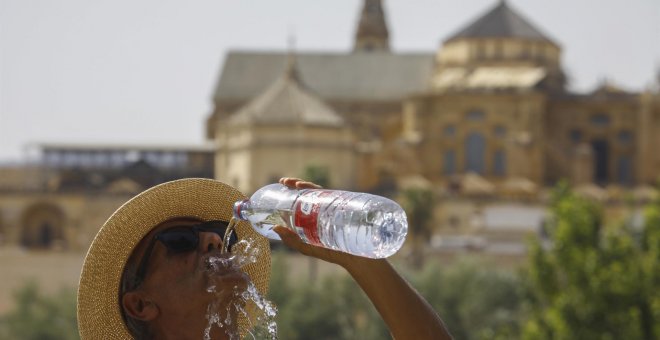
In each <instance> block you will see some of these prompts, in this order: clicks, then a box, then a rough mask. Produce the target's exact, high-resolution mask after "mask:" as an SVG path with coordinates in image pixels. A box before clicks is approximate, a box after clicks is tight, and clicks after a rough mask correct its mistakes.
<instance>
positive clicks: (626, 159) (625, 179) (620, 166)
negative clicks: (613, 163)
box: [617, 155, 633, 185]
mask: <svg viewBox="0 0 660 340" xmlns="http://www.w3.org/2000/svg"><path fill="white" fill-rule="evenodd" d="M632 163H633V162H632V159H631V157H630V156H625V155H624V156H621V157H619V160H618V162H617V177H618V180H619V184H621V185H632V184H633V170H632V167H633V164H632Z"/></svg>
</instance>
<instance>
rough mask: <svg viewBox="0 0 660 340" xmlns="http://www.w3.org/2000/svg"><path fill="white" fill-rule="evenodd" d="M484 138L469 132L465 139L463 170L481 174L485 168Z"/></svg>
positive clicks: (476, 133)
mask: <svg viewBox="0 0 660 340" xmlns="http://www.w3.org/2000/svg"><path fill="white" fill-rule="evenodd" d="M485 153H486V138H484V136H483V135H482V134H480V133H478V132H471V133H470V134H469V135H468V136H467V138H466V139H465V170H466V172H476V173H478V174H483V173H484V169H485Z"/></svg>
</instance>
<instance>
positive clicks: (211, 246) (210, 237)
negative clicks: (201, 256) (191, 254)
mask: <svg viewBox="0 0 660 340" xmlns="http://www.w3.org/2000/svg"><path fill="white" fill-rule="evenodd" d="M199 247H200V249H199V250H200V251H201V252H202V253H207V252H211V251H217V250H220V249H222V237H220V235H218V234H216V233H212V232H206V231H202V232H200V233H199Z"/></svg>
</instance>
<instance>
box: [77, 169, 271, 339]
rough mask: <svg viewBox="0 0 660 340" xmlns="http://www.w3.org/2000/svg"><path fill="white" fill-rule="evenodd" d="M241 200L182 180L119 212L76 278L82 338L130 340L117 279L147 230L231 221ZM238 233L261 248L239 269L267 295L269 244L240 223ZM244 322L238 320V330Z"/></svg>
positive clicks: (219, 186)
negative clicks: (175, 221)
mask: <svg viewBox="0 0 660 340" xmlns="http://www.w3.org/2000/svg"><path fill="white" fill-rule="evenodd" d="M244 198H245V195H243V194H242V193H240V192H239V191H238V190H236V189H234V188H232V187H230V186H228V185H226V184H224V183H221V182H218V181H215V180H211V179H198V178H195V179H182V180H177V181H172V182H168V183H164V184H160V185H157V186H155V187H153V188H151V189H148V190H146V191H144V192H142V193H141V194H139V195H137V196H135V197H134V198H132V199H131V200H130V201H128V202H126V203H125V204H124V205H122V206H121V207H120V208H119V209H117V211H115V213H114V214H112V216H110V218H109V219H108V220H107V221H106V222H105V224H104V225H103V227H101V230H99V232H98V234H97V235H96V237H95V238H94V241H93V242H92V245H91V246H90V248H89V251H88V252H87V256H86V257H85V262H84V264H83V268H82V273H81V274H80V284H79V287H78V328H79V331H80V337H81V338H82V339H132V336H131V335H130V333H129V332H128V329H127V327H126V325H125V324H124V321H123V318H122V312H121V307H120V304H119V291H120V286H121V278H122V273H123V271H124V265H125V264H126V262H127V261H128V258H129V257H130V255H131V252H132V251H133V249H134V248H135V247H136V246H137V245H138V243H139V242H140V240H141V239H142V238H143V237H144V236H145V235H147V234H148V233H149V231H151V229H153V228H154V227H156V226H157V225H158V224H160V223H162V222H164V221H166V220H169V219H172V218H176V217H192V218H197V219H200V220H203V221H210V220H223V221H229V220H230V219H231V217H232V205H233V203H234V202H236V201H238V200H242V199H244ZM236 233H237V234H238V237H239V239H246V238H251V239H253V240H254V242H255V243H256V244H255V246H257V247H258V248H259V249H260V253H259V255H258V258H257V262H256V263H251V264H249V265H246V266H245V267H243V269H244V270H245V272H246V273H247V274H248V275H249V276H250V278H251V280H252V282H253V283H254V285H255V286H256V287H257V288H258V289H259V291H260V292H261V293H262V294H263V295H265V294H266V293H267V291H268V282H269V279H270V247H269V244H268V240H267V239H265V238H264V237H263V236H261V235H259V234H258V233H256V232H255V231H254V229H252V227H251V226H250V225H249V224H248V223H247V222H244V221H241V222H240V223H238V225H237V226H236ZM248 308H249V306H248ZM200 317H203V316H200ZM246 322H247V320H239V325H241V324H242V325H246ZM241 331H242V332H244V331H245V328H244V327H241Z"/></svg>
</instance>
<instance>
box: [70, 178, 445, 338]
mask: <svg viewBox="0 0 660 340" xmlns="http://www.w3.org/2000/svg"><path fill="white" fill-rule="evenodd" d="M280 182H281V183H282V184H284V185H287V186H289V187H292V188H298V189H303V188H316V187H318V186H316V185H315V184H313V183H310V182H305V181H301V180H299V179H294V178H283V179H281V180H280ZM244 198H245V197H244V195H243V194H241V193H240V192H238V191H237V190H236V189H234V188H232V187H230V186H228V185H225V184H223V183H221V182H218V181H214V180H208V179H185V180H178V181H173V182H169V183H165V184H161V185H159V186H156V187H154V188H151V189H149V190H147V191H145V192H143V193H141V194H139V195H138V196H136V197H134V198H133V199H131V200H130V201H129V202H127V203H126V204H124V205H123V206H122V207H120V208H119V209H118V210H117V211H116V212H115V213H114V214H113V215H112V216H111V217H110V218H109V219H108V221H107V222H106V223H105V224H104V225H103V227H102V228H101V230H100V231H99V233H98V235H97V236H96V238H95V239H94V241H93V243H92V245H91V247H90V249H89V251H88V254H87V257H86V258H85V263H84V265H83V271H82V274H81V279H80V285H79V290H78V320H79V328H80V335H81V338H82V339H131V338H136V339H200V338H202V337H203V335H204V332H205V330H207V329H208V324H209V322H208V320H207V319H206V315H207V311H208V309H209V306H210V304H211V303H216V304H220V306H217V305H216V306H215V308H216V309H218V310H222V311H228V313H229V315H224V316H223V317H228V318H229V319H230V320H235V322H230V323H228V325H227V326H226V327H228V328H231V327H233V328H231V329H219V328H218V327H214V328H212V329H211V332H210V333H209V334H208V335H209V337H210V338H213V339H216V338H218V339H221V338H228V337H229V335H231V334H237V333H238V334H242V335H244V334H245V333H246V331H247V330H248V329H247V328H248V327H249V326H248V325H249V324H250V320H248V319H247V318H246V317H245V315H243V314H241V313H238V312H235V311H234V310H232V309H230V308H227V307H228V306H230V304H231V303H232V299H234V298H235V296H234V295H233V292H234V291H235V290H236V289H238V290H240V289H244V288H245V287H246V286H247V285H248V282H252V283H253V284H254V285H255V286H256V288H257V289H258V290H259V291H260V292H261V293H262V294H264V295H265V294H266V292H267V290H268V280H269V277H270V250H269V244H268V241H267V240H266V239H265V238H263V237H262V236H260V235H259V234H257V233H256V232H255V231H254V230H253V229H252V227H251V226H249V224H247V222H239V223H238V224H237V225H236V227H235V232H236V236H234V239H233V240H232V239H231V238H230V237H226V236H227V235H229V233H227V234H226V235H225V232H226V227H227V224H228V222H230V220H231V218H232V205H233V203H234V202H236V201H239V200H242V199H244ZM274 230H275V231H276V232H277V233H278V234H279V235H280V237H281V238H282V241H283V242H284V243H285V244H286V245H287V246H289V247H291V248H293V249H295V250H298V251H300V252H301V253H303V254H305V255H307V256H313V257H316V258H319V259H322V260H325V261H328V262H331V263H335V264H337V265H340V266H342V267H343V268H345V269H346V270H347V271H348V272H349V273H350V275H351V276H352V277H353V278H354V279H355V280H356V281H357V283H358V284H359V285H360V287H362V289H363V290H364V291H365V293H366V294H367V296H368V297H369V298H370V299H371V301H372V302H373V304H374V305H375V307H376V309H377V310H378V312H379V313H380V314H381V316H382V317H383V319H384V320H385V322H386V324H387V326H388V327H389V329H390V332H391V333H392V336H393V337H394V338H396V339H449V338H450V336H449V333H448V332H447V330H446V329H445V327H444V325H443V323H442V321H441V320H440V318H439V317H438V315H437V314H436V313H435V312H434V311H433V309H432V308H431V307H430V306H429V304H428V303H427V302H426V301H425V300H424V299H423V298H422V297H421V296H420V295H419V294H418V293H417V292H416V291H415V290H414V289H413V288H412V287H410V285H409V284H408V283H407V282H406V281H405V280H404V279H403V278H401V276H399V275H398V274H397V273H396V271H395V270H394V269H393V268H392V266H391V265H390V264H389V263H388V262H387V261H386V260H384V259H381V260H374V259H367V258H362V257H358V256H353V255H349V254H346V253H341V252H336V251H332V250H329V249H325V248H320V247H316V246H312V245H309V244H305V243H303V242H302V241H301V240H300V238H299V237H298V236H297V235H296V234H295V233H294V232H292V231H291V230H289V229H288V228H285V227H282V226H277V227H275V229H274ZM223 239H224V241H226V242H227V243H228V244H227V245H225V244H224V243H223ZM247 239H250V240H252V241H251V242H253V246H254V247H257V248H258V249H259V250H260V251H259V253H258V254H256V261H255V262H254V263H249V264H247V265H245V266H243V267H242V268H238V267H237V266H225V267H222V268H221V269H220V270H219V271H217V272H214V273H212V274H209V272H208V271H206V270H204V268H205V267H206V266H208V263H207V261H208V259H209V257H210V256H213V257H214V258H216V259H218V258H219V259H223V258H227V257H228V256H230V255H229V254H223V253H222V249H223V248H230V249H231V247H232V246H236V245H235V244H236V242H237V241H238V240H247ZM210 280H211V281H212V283H213V285H219V286H220V287H218V289H214V292H209V289H208V288H209V281H210ZM310 308H313V307H311V306H310ZM301 313H304V311H301Z"/></svg>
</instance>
